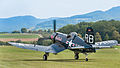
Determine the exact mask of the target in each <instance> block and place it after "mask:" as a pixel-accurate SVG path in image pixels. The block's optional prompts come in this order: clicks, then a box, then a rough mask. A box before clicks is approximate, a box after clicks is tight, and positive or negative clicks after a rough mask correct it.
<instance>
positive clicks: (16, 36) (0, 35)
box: [0, 33, 39, 38]
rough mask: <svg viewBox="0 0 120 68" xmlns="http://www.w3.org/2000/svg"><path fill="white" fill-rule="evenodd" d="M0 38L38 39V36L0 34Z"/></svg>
mask: <svg viewBox="0 0 120 68" xmlns="http://www.w3.org/2000/svg"><path fill="white" fill-rule="evenodd" d="M0 38H39V35H38V34H21V33H15V34H14V33H12V34H11V33H6V34H0Z"/></svg>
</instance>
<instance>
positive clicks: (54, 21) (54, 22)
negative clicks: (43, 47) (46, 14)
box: [53, 20, 56, 33]
mask: <svg viewBox="0 0 120 68" xmlns="http://www.w3.org/2000/svg"><path fill="white" fill-rule="evenodd" d="M53 24H54V32H55V33H56V20H53Z"/></svg>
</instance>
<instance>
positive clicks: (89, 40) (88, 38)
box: [85, 27, 95, 44]
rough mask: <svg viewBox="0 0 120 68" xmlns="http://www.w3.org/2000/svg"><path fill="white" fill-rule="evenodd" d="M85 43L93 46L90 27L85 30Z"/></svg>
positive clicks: (93, 39)
mask: <svg viewBox="0 0 120 68" xmlns="http://www.w3.org/2000/svg"><path fill="white" fill-rule="evenodd" d="M85 42H86V43H87V44H95V36H94V31H93V29H92V27H88V28H87V30H86V34H85Z"/></svg>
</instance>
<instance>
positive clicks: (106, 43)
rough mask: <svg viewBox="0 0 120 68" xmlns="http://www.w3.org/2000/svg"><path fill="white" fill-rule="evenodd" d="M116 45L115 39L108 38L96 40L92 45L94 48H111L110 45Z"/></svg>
mask: <svg viewBox="0 0 120 68" xmlns="http://www.w3.org/2000/svg"><path fill="white" fill-rule="evenodd" d="M115 45H118V41H117V40H109V41H102V42H96V43H95V44H94V45H92V46H93V47H94V48H111V47H112V46H115Z"/></svg>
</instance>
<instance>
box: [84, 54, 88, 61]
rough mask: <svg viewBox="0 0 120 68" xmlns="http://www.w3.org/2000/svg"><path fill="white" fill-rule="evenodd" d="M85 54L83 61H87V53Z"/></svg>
mask: <svg viewBox="0 0 120 68" xmlns="http://www.w3.org/2000/svg"><path fill="white" fill-rule="evenodd" d="M84 54H85V61H88V58H87V57H88V54H87V53H84Z"/></svg>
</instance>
